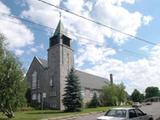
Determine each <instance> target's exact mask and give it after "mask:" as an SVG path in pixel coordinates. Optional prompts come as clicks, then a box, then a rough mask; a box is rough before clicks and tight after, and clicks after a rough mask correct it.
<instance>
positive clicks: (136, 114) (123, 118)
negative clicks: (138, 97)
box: [97, 108, 153, 120]
mask: <svg viewBox="0 0 160 120" xmlns="http://www.w3.org/2000/svg"><path fill="white" fill-rule="evenodd" d="M97 120H153V117H152V116H151V115H147V114H146V113H143V112H142V111H141V110H140V109H136V108H113V109H111V110H109V111H108V112H106V114H105V115H104V116H101V117H98V118H97Z"/></svg>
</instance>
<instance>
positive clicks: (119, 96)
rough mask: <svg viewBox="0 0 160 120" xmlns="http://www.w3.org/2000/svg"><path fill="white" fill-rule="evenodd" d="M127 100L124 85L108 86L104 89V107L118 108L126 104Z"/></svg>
mask: <svg viewBox="0 0 160 120" xmlns="http://www.w3.org/2000/svg"><path fill="white" fill-rule="evenodd" d="M126 100H127V92H126V91H125V87H124V85H123V84H120V85H115V84H113V85H106V86H104V87H103V89H102V95H101V101H102V104H103V105H105V106H106V105H107V106H116V105H120V104H121V103H125V102H126Z"/></svg>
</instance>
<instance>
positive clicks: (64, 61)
mask: <svg viewBox="0 0 160 120" xmlns="http://www.w3.org/2000/svg"><path fill="white" fill-rule="evenodd" d="M73 54H74V52H73V50H72V48H71V38H69V37H68V36H67V34H65V31H64V27H63V25H62V23H61V20H60V21H59V23H58V26H57V28H56V30H55V32H54V34H53V36H52V37H51V38H50V40H49V48H48V60H45V59H42V58H38V57H34V58H33V61H32V63H31V65H30V67H29V70H28V72H27V74H26V79H27V82H28V84H29V87H30V88H31V96H32V97H31V99H32V100H31V101H32V104H34V105H36V103H38V104H39V105H42V104H43V107H47V108H53V109H60V110H63V109H64V106H63V103H62V99H63V94H64V87H65V81H66V76H67V74H68V72H70V69H71V68H72V67H74V58H73ZM75 72H76V74H77V76H78V77H79V79H80V84H81V88H82V91H81V92H82V96H83V102H84V103H86V102H89V101H90V100H91V99H92V97H93V94H94V92H96V93H97V95H99V93H100V91H101V89H102V87H103V86H104V85H105V84H109V80H108V79H106V78H102V77H98V76H96V75H92V74H88V73H85V72H82V71H79V70H75Z"/></svg>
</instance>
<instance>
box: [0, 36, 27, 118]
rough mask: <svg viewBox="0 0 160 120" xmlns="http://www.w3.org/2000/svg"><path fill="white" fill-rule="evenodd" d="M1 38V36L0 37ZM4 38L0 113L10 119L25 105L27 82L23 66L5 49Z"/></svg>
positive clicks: (0, 70)
mask: <svg viewBox="0 0 160 120" xmlns="http://www.w3.org/2000/svg"><path fill="white" fill-rule="evenodd" d="M0 36H1V35H0ZM3 42H4V37H2V36H1V37H0V51H1V52H0V57H1V58H0V111H1V112H3V113H4V114H5V115H6V116H7V117H8V118H12V117H14V111H16V109H17V107H21V106H23V105H24V103H25V97H24V94H25V88H26V86H25V82H24V74H23V72H22V69H21V64H20V63H19V61H18V60H17V59H16V58H15V56H14V55H13V54H12V53H11V52H10V51H7V50H6V49H5V46H4V43H3Z"/></svg>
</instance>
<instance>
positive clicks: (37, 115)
mask: <svg viewBox="0 0 160 120" xmlns="http://www.w3.org/2000/svg"><path fill="white" fill-rule="evenodd" d="M108 109H109V107H98V108H87V109H84V110H83V111H82V112H74V113H69V112H68V113H66V112H61V111H58V110H44V111H42V110H31V111H24V112H23V111H21V112H16V113H15V118H13V119H11V120H40V119H43V118H56V117H63V116H72V115H73V116H75V115H79V114H86V113H90V112H102V111H106V110H108ZM0 120H7V119H6V117H5V116H4V115H2V113H0Z"/></svg>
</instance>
